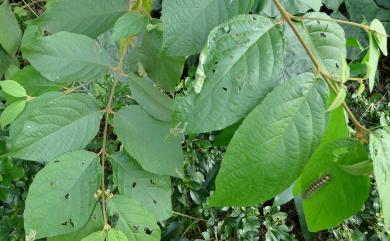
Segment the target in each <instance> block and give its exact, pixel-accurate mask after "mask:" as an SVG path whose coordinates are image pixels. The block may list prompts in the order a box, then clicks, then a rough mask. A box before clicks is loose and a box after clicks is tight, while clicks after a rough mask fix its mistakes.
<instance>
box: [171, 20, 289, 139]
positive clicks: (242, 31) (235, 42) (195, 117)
mask: <svg viewBox="0 0 390 241" xmlns="http://www.w3.org/2000/svg"><path fill="white" fill-rule="evenodd" d="M284 45H285V42H284V40H283V35H282V33H281V31H280V29H279V28H278V27H276V26H275V24H274V22H273V21H271V20H270V19H269V18H266V17H263V16H257V15H253V16H252V15H240V16H237V17H235V18H233V19H231V20H230V21H228V22H226V23H224V24H222V25H220V26H219V27H217V28H216V29H214V30H213V31H212V32H211V33H210V36H209V41H208V46H207V48H208V55H207V57H206V58H207V59H206V60H205V62H204V66H203V67H204V73H205V76H206V79H205V80H204V84H203V87H202V91H201V92H200V93H199V94H196V95H195V94H194V95H189V96H186V97H180V98H179V97H178V98H176V103H175V113H174V116H173V122H174V126H181V127H183V126H186V130H185V131H186V133H188V134H189V133H204V132H209V131H214V130H221V129H223V128H225V127H227V126H229V125H232V124H233V123H235V122H237V121H239V120H240V119H242V118H243V117H244V116H245V115H247V114H248V112H249V111H250V110H251V109H253V108H254V107H255V106H256V105H257V104H258V102H259V101H260V100H261V99H262V98H264V96H265V95H266V94H267V93H268V92H269V91H270V90H272V89H273V88H274V87H275V86H276V85H277V84H278V80H277V79H276V78H275V76H276V75H277V74H278V73H279V71H280V68H281V65H282V60H283V58H282V56H283V49H284Z"/></svg>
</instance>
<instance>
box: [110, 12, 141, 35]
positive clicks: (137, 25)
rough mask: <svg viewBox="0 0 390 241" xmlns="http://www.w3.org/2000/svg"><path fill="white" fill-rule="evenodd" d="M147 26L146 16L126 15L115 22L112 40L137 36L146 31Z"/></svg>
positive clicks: (133, 13)
mask: <svg viewBox="0 0 390 241" xmlns="http://www.w3.org/2000/svg"><path fill="white" fill-rule="evenodd" d="M147 24H148V19H147V17H146V16H144V15H142V14H140V13H136V12H130V13H126V14H124V15H123V16H122V17H120V18H119V19H118V20H117V21H116V22H115V25H114V30H113V33H112V38H113V40H120V39H122V38H127V37H130V36H135V35H137V34H139V33H141V32H143V31H144V30H146V25H147Z"/></svg>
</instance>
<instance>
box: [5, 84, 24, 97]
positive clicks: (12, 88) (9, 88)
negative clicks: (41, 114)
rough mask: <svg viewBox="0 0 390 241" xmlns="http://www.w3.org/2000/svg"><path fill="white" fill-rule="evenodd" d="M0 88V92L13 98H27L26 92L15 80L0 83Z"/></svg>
mask: <svg viewBox="0 0 390 241" xmlns="http://www.w3.org/2000/svg"><path fill="white" fill-rule="evenodd" d="M0 87H1V90H2V91H4V92H5V93H7V94H9V95H11V96H13V97H17V98H21V97H26V96H27V93H26V90H25V89H24V88H23V86H21V85H20V84H19V83H18V82H16V81H15V80H3V81H0Z"/></svg>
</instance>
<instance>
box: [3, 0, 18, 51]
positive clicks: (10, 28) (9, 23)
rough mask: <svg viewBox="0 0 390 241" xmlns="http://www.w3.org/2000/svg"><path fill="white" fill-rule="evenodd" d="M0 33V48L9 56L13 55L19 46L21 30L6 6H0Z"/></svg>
mask: <svg viewBox="0 0 390 241" xmlns="http://www.w3.org/2000/svg"><path fill="white" fill-rule="evenodd" d="M0 33H1V34H0V46H1V47H3V49H4V50H5V51H7V53H8V54H9V55H14V54H15V53H16V50H18V47H19V44H20V39H21V37H22V30H20V27H19V24H18V20H17V19H16V17H15V15H14V14H13V13H12V11H11V9H10V7H9V6H8V4H2V5H0Z"/></svg>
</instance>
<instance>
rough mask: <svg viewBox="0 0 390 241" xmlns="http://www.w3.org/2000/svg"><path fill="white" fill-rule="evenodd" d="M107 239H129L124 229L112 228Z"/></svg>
mask: <svg viewBox="0 0 390 241" xmlns="http://www.w3.org/2000/svg"><path fill="white" fill-rule="evenodd" d="M107 241H128V239H127V237H126V235H125V234H124V233H123V232H122V231H120V230H117V229H110V230H108V233H107Z"/></svg>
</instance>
